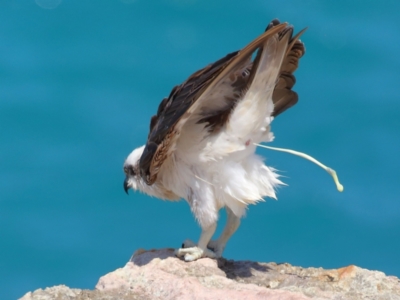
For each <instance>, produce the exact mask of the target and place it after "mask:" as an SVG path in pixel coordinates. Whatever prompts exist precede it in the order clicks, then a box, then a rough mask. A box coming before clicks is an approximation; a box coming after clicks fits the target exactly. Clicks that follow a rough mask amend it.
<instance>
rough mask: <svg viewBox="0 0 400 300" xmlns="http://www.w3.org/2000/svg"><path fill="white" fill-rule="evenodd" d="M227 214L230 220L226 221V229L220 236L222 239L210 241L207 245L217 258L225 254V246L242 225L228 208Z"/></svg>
mask: <svg viewBox="0 0 400 300" xmlns="http://www.w3.org/2000/svg"><path fill="white" fill-rule="evenodd" d="M226 212H227V215H228V218H227V220H226V225H225V228H224V230H223V232H222V234H221V235H220V237H219V238H218V239H216V240H213V241H210V242H209V243H208V245H207V247H208V248H209V249H211V250H213V251H214V253H215V255H216V256H217V257H221V256H222V252H224V249H225V245H226V243H227V242H228V240H229V239H230V237H231V236H232V235H233V234H234V233H235V231H236V230H237V229H238V227H239V225H240V218H239V217H237V216H236V215H235V214H234V213H233V212H232V210H230V209H229V208H228V207H226Z"/></svg>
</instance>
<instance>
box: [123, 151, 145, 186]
mask: <svg viewBox="0 0 400 300" xmlns="http://www.w3.org/2000/svg"><path fill="white" fill-rule="evenodd" d="M143 150H144V146H142V147H139V148H136V149H135V150H133V151H132V152H131V154H129V155H128V157H127V158H126V160H125V163H124V173H125V176H126V177H125V180H124V190H125V192H126V193H127V194H128V190H129V189H133V190H137V189H138V188H139V186H138V184H139V181H140V180H141V177H140V173H139V160H140V157H141V156H142V153H143Z"/></svg>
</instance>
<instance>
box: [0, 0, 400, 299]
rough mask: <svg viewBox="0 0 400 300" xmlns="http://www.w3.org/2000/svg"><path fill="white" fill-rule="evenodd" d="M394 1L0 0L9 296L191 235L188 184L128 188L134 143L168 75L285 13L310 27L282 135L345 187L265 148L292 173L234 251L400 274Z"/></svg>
mask: <svg viewBox="0 0 400 300" xmlns="http://www.w3.org/2000/svg"><path fill="white" fill-rule="evenodd" d="M399 11H400V2H399V1H394V0H393V1H388V0H386V1H375V0H374V1H372V0H353V1H345V0H340V1H339V0H338V1H328V0H325V1H321V0H309V1H294V0H293V1H263V0H252V1H229V0H223V1H211V0H204V1H200V0H164V1H144V0H99V1H88V0H36V1H33V0H3V1H1V2H0V143H1V144H0V291H1V292H0V294H1V297H0V298H1V299H16V298H18V297H21V296H22V295H24V294H25V293H26V292H28V291H30V290H35V289H37V288H45V287H48V286H53V285H58V284H66V285H68V286H70V287H75V288H86V289H92V288H94V286H95V284H96V283H97V280H98V278H99V277H100V276H101V275H104V274H106V273H107V272H110V271H113V270H115V269H116V268H118V267H122V266H123V265H124V264H125V263H126V262H127V261H128V259H129V258H130V256H131V255H132V253H133V252H134V251H135V250H136V249H138V248H145V249H150V248H163V247H179V246H180V245H181V242H182V241H183V240H184V239H186V238H191V239H193V240H197V238H198V236H199V233H200V229H199V227H198V225H197V224H196V222H195V220H194V218H193V216H192V215H191V212H190V209H189V206H188V205H187V204H186V203H185V202H184V201H181V202H178V203H172V202H163V201H160V200H158V199H155V198H150V197H148V196H145V195H143V194H140V193H132V192H131V193H130V195H129V197H128V196H126V194H125V193H124V191H123V188H122V183H123V179H124V175H123V172H122V164H123V161H124V159H125V157H126V156H127V155H128V154H129V153H130V151H131V150H132V149H134V148H135V147H137V146H140V145H142V144H144V143H145V141H146V137H147V134H148V127H149V120H150V117H151V115H153V114H154V113H155V112H156V109H157V106H158V103H159V102H160V100H161V99H162V98H163V97H165V96H167V95H168V94H169V92H170V90H171V88H172V87H173V86H174V85H176V84H178V83H181V82H182V81H183V80H185V79H186V78H187V76H189V75H190V74H191V73H193V72H194V71H196V70H198V69H199V68H201V67H203V66H205V65H207V64H208V63H210V62H213V61H215V60H217V59H219V58H220V57H222V56H224V55H225V54H226V53H228V52H232V51H234V50H237V49H240V48H242V47H243V46H245V45H246V44H247V43H248V42H250V41H251V40H252V39H253V38H255V37H256V36H258V35H259V34H260V33H261V32H263V30H264V28H265V27H266V25H267V24H268V22H269V21H270V20H271V19H273V18H279V19H280V20H281V21H288V22H290V23H291V24H293V25H294V26H295V28H296V30H297V31H298V30H300V29H302V28H304V27H308V30H307V32H306V33H305V34H304V36H303V37H302V40H303V41H304V42H305V44H306V48H307V51H306V55H305V56H304V57H303V59H302V60H301V62H300V68H299V70H298V71H297V72H296V77H297V83H296V86H295V90H296V91H297V92H298V94H299V102H298V104H297V105H296V106H295V107H293V108H292V109H290V110H289V111H287V112H285V113H284V114H282V115H281V116H279V117H278V118H277V119H276V120H275V121H274V122H273V126H272V129H273V132H274V134H275V136H276V139H275V141H274V142H273V143H272V144H271V145H273V146H276V147H289V148H292V149H296V150H299V151H303V152H306V153H309V154H311V155H313V156H315V157H316V158H317V159H320V160H321V161H322V162H324V163H326V164H327V165H329V166H331V167H332V168H334V169H336V171H337V172H338V174H339V178H340V180H341V181H342V183H343V185H344V186H345V190H344V192H343V193H339V192H338V191H337V190H336V188H335V186H334V184H333V182H332V180H331V178H330V176H329V175H328V174H327V173H326V172H324V171H323V170H322V169H320V168H318V167H316V166H315V165H313V164H311V163H310V162H308V161H305V160H303V159H300V158H298V157H295V156H291V155H289V154H283V153H278V152H272V151H269V150H264V149H259V150H258V152H259V153H260V154H262V155H263V156H265V157H267V160H266V161H267V164H269V165H271V166H273V167H275V168H277V169H279V170H280V171H281V174H282V175H284V176H285V177H284V178H283V179H284V181H285V182H286V183H287V184H288V186H286V187H282V188H280V189H279V192H278V198H279V200H278V201H274V200H267V201H266V202H265V203H260V204H258V205H257V206H252V207H250V208H249V210H248V214H247V217H246V218H245V219H244V220H243V222H242V225H241V227H240V228H239V230H238V231H237V233H236V234H235V235H234V236H233V237H232V239H231V240H230V242H229V243H228V246H227V248H226V250H225V253H224V256H225V257H226V258H229V259H235V260H255V261H264V262H269V261H274V262H288V263H290V264H293V265H300V266H303V267H309V266H313V267H323V268H339V267H343V266H347V265H349V264H355V265H358V266H360V267H363V268H368V269H372V270H380V271H383V272H385V273H386V274H388V275H395V276H400V218H399V217H400V199H399V195H400V182H399V181H400V180H399V179H400V175H399V167H400V165H399V154H400V135H399V131H400V92H399V87H400V72H399V67H400V59H399V53H400V41H399V39H400V34H399V32H400V21H399ZM224 219H225V213H222V214H221V223H220V225H222V222H224ZM220 227H222V226H220ZM220 230H221V228H219V231H220Z"/></svg>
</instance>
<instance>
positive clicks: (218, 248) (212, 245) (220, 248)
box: [207, 240, 225, 258]
mask: <svg viewBox="0 0 400 300" xmlns="http://www.w3.org/2000/svg"><path fill="white" fill-rule="evenodd" d="M207 248H208V249H210V250H212V251H213V252H214V253H215V255H216V257H218V258H219V257H222V252H224V249H225V244H222V243H220V242H219V241H218V240H212V241H210V242H209V243H208V245H207Z"/></svg>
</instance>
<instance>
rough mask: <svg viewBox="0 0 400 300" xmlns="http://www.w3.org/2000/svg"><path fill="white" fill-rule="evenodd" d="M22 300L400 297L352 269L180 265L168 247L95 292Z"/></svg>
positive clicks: (374, 275)
mask: <svg viewBox="0 0 400 300" xmlns="http://www.w3.org/2000/svg"><path fill="white" fill-rule="evenodd" d="M21 299H23V300H29V299H41V300H42V299H43V300H44V299H46V300H47V299H49V300H50V299H60V300H61V299H71V300H78V299H82V300H83V299H85V300H88V299H102V300H106V299H141V300H142V299H213V300H214V299H229V300H233V299H269V300H274V299H280V300H286V299H287V300H288V299H290V300H300V299H336V300H339V299H346V300H347V299H374V300H380V299H381V300H389V299H393V300H398V299H400V280H399V278H397V277H394V276H386V275H385V274H384V273H382V272H378V271H369V270H366V269H362V268H359V267H356V266H353V265H351V266H348V267H344V268H340V269H335V270H324V269H322V268H301V267H294V266H291V265H289V264H286V263H284V264H276V263H258V262H252V261H232V260H225V259H219V260H212V259H209V258H204V259H200V260H198V261H194V262H190V263H187V262H184V261H182V260H180V259H178V258H176V257H175V256H174V252H173V250H172V249H161V250H150V251H146V250H138V251H136V252H135V254H134V255H133V256H132V258H131V259H130V261H129V262H128V263H127V264H126V265H125V266H124V267H123V268H120V269H117V270H115V271H114V272H111V273H108V274H106V275H104V276H103V277H101V278H100V280H99V282H98V283H97V285H96V289H95V290H80V289H72V288H69V287H66V286H64V285H60V286H55V287H51V288H46V289H44V290H42V289H38V290H36V291H34V292H29V293H27V294H26V295H25V296H23V297H22V298H21Z"/></svg>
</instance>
